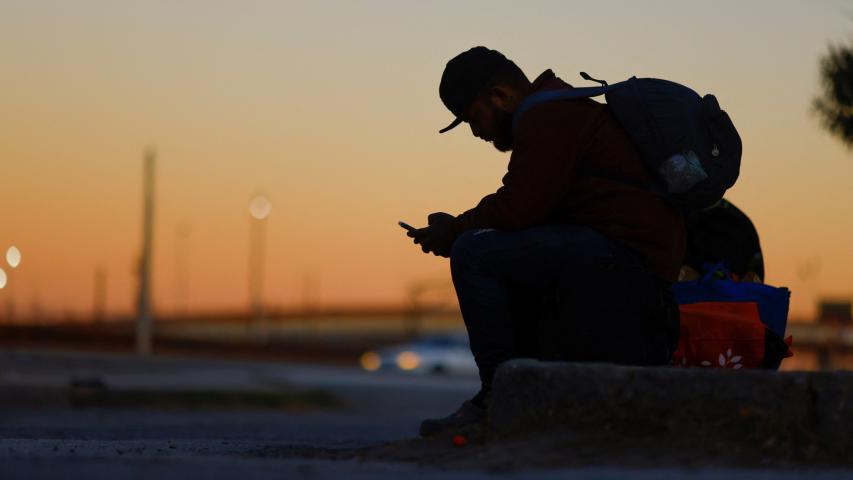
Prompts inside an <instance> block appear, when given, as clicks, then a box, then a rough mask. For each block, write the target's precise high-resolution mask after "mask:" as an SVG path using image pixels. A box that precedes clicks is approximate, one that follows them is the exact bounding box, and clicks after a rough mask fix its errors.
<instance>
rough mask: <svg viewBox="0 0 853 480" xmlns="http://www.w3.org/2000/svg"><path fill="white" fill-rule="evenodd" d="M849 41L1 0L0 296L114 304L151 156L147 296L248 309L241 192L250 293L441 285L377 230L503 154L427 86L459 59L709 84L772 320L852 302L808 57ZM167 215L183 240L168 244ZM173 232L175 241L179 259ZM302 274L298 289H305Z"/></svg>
mask: <svg viewBox="0 0 853 480" xmlns="http://www.w3.org/2000/svg"><path fill="white" fill-rule="evenodd" d="M851 38H853V5H851V4H850V3H849V2H846V1H843V0H837V1H831V0H828V1H811V0H801V1H777V0H772V1H744V0H737V1H715V2H700V1H662V0H661V1H644V2H635V1H608V2H589V1H585V2H570V1H553V2H550V1H548V2H546V1H531V2H518V1H506V2H496V1H483V2H456V1H430V2H426V1H423V2H420V1H418V2H416V1H403V0H398V1H337V2H326V1H306V2H286V1H269V2H260V1H231V2H223V1H210V0H208V1H150V0H146V1H136V2H131V1H114V0H104V1H88V0H80V1H55V2H43V1H34V0H25V1H8V0H0V65H2V70H0V71H2V73H3V76H2V80H1V81H0V165H2V173H0V253H3V256H5V251H6V249H7V248H8V247H9V246H11V245H15V246H17V247H18V248H19V249H20V251H21V254H22V261H21V264H20V266H19V267H18V268H16V269H11V268H9V266H8V265H6V263H5V260H0V266H2V268H3V269H4V270H5V271H6V273H7V274H8V277H9V278H8V283H7V285H6V287H5V288H4V289H2V290H0V316H2V312H4V311H5V308H6V305H8V303H9V301H10V299H14V302H15V305H16V311H17V313H18V315H20V316H27V315H28V314H29V313H30V312H31V309H32V308H33V304H36V303H37V304H39V305H40V306H41V308H42V309H43V310H44V311H46V312H47V313H66V312H70V313H74V314H89V313H90V312H91V311H92V308H93V284H94V277H95V270H96V268H101V269H103V270H104V271H105V272H106V274H107V297H108V301H107V307H108V309H109V311H110V312H111V313H114V314H121V313H128V312H130V311H131V310H132V309H133V302H134V296H135V288H136V281H135V277H134V265H135V260H136V259H137V258H138V255H139V252H140V245H141V223H142V222H141V211H142V154H143V150H144V149H145V148H146V147H147V146H149V145H153V146H155V147H156V150H157V152H158V159H157V160H158V164H157V185H156V199H157V207H156V208H157V210H156V224H155V227H156V233H155V241H154V267H153V282H154V302H155V306H156V309H157V310H159V311H161V312H169V311H172V310H174V309H176V308H181V307H182V305H183V302H184V300H183V299H182V298H179V297H180V295H177V294H176V293H175V292H176V288H177V289H178V291H179V290H180V287H179V285H178V283H179V282H180V280H177V279H176V277H177V276H178V274H177V273H176V270H177V269H179V268H180V267H179V266H180V264H181V261H180V260H179V259H178V258H179V255H178V253H177V250H180V249H181V248H185V249H186V250H187V251H188V255H187V256H186V260H185V261H186V264H185V265H186V267H187V268H188V270H189V272H190V273H189V278H188V292H189V293H188V300H187V302H188V307H189V308H190V309H204V310H214V309H220V308H228V309H236V308H245V307H246V306H247V304H248V286H247V265H248V245H249V222H250V217H249V210H248V204H249V201H250V199H251V198H252V197H253V195H255V194H256V193H257V192H264V193H265V194H266V195H267V196H268V197H269V198H270V201H271V202H272V213H271V214H270V216H269V219H268V222H269V223H268V231H267V234H268V245H267V248H268V251H267V255H268V256H267V258H268V263H267V271H266V295H265V296H266V301H267V303H269V304H271V305H278V306H293V305H298V304H300V303H301V302H302V301H303V299H304V297H305V296H306V293H305V292H306V285H310V286H309V287H307V288H308V290H309V293H308V294H307V295H308V296H309V297H311V298H312V299H314V300H315V301H319V302H321V303H326V304H329V303H334V304H353V303H360V304H368V303H399V302H402V301H403V298H404V294H405V291H406V288H407V285H409V284H410V283H411V282H418V281H433V280H448V279H449V265H448V261H447V260H446V259H440V258H436V257H433V256H432V255H425V254H423V253H421V251H420V249H419V248H417V247H415V246H413V245H412V244H411V243H410V242H409V241H408V239H407V238H406V237H405V235H404V232H403V230H402V229H400V228H399V227H398V226H397V225H396V223H397V221H398V220H404V221H406V222H408V223H411V224H413V225H416V226H419V225H422V224H424V223H426V216H427V214H429V213H430V212H433V211H446V212H450V213H454V214H456V213H460V212H462V211H464V210H466V209H467V208H470V207H471V206H473V205H475V204H476V202H477V201H478V200H479V199H480V198H481V197H482V196H483V195H485V194H487V193H490V192H493V191H494V190H495V189H496V188H497V187H498V186H499V185H500V179H501V176H502V175H503V173H504V171H505V169H506V163H507V160H508V158H509V157H508V156H507V155H506V154H501V153H498V152H497V151H496V150H494V149H493V148H492V147H491V146H489V145H487V144H484V143H483V142H481V141H479V140H477V139H475V138H473V137H472V136H471V135H470V131H468V129H467V128H459V129H456V130H454V131H453V132H451V133H448V134H446V135H439V134H438V133H437V131H438V129H439V128H441V127H443V126H445V125H446V124H447V123H448V122H449V120H450V119H451V118H452V117H451V115H450V113H449V112H447V111H446V110H445V108H444V106H443V105H442V104H441V101H440V100H439V98H438V82H439V78H440V76H441V72H442V69H443V67H444V64H445V63H446V62H447V60H448V59H450V58H451V57H453V56H454V55H456V54H457V53H459V52H461V51H463V50H466V49H468V48H470V47H472V46H475V45H486V46H488V47H490V48H495V49H498V50H500V51H502V52H503V53H504V54H506V55H507V56H508V57H509V58H511V59H513V60H514V61H516V63H518V64H519V66H520V67H521V68H522V69H523V70H524V71H525V72H526V73H527V75H528V77H530V78H531V79H532V78H534V77H536V76H537V75H538V74H539V73H540V72H542V71H543V70H545V69H547V68H552V69H553V70H554V71H555V72H556V73H557V74H558V75H559V76H561V77H562V78H563V79H565V80H567V81H569V82H570V83H572V84H574V85H582V84H585V83H587V82H584V81H583V80H581V79H580V78H579V77H578V75H577V72H579V71H581V70H584V71H587V72H589V73H590V74H591V75H593V76H596V77H599V78H605V79H607V80H609V81H611V82H612V81H618V80H620V79H624V78H627V77H629V76H631V75H637V76H654V77H662V78H667V79H671V80H675V81H678V82H680V83H684V84H687V85H689V86H691V87H693V88H694V89H695V90H697V91H698V92H700V93H714V94H715V95H716V96H717V98H718V99H719V101H720V103H721V105H722V106H723V108H725V109H726V110H727V111H728V112H729V114H730V115H731V117H732V119H733V120H734V122H735V124H736V125H737V127H738V129H739V131H740V134H741V136H742V138H743V142H744V156H743V166H742V170H741V178H740V180H739V181H738V183H737V185H736V186H735V187H734V188H733V189H732V190H731V193H730V194H729V195H728V198H730V199H731V200H732V201H733V202H734V203H736V204H737V205H738V206H740V207H741V208H742V209H743V210H744V211H745V212H746V213H747V214H748V215H749V216H750V217H751V218H752V219H753V221H754V223H755V225H756V227H757V228H758V231H759V234H760V236H761V242H762V245H763V248H764V253H765V261H766V269H767V281H768V283H771V284H773V285H778V286H788V287H790V288H791V289H792V291H793V312H794V315H796V316H807V315H811V314H812V312H813V310H814V304H815V301H816V299H817V298H818V297H819V296H834V297H842V298H849V297H851V296H853V248H851V238H853V189H851V186H853V151H851V150H846V149H845V148H844V147H843V145H842V144H841V143H840V142H839V141H838V140H837V139H835V138H833V137H830V136H829V135H828V134H827V133H825V132H824V131H823V130H822V129H821V128H820V126H819V125H818V121H817V118H816V117H815V116H814V115H813V114H811V113H810V103H811V99H812V98H813V97H814V96H815V95H816V94H818V92H819V85H818V61H819V57H820V56H821V55H823V54H824V53H825V52H826V51H827V46H828V45H829V44H830V43H849V42H850V41H851ZM181 225H184V227H183V228H185V229H186V230H187V231H188V232H189V233H188V234H187V236H186V238H185V239H183V240H180V237H179V234H178V231H179V229H180V228H181V227H180V226H181ZM181 242H185V243H183V247H182V246H181V245H182V244H181ZM306 279H307V280H306Z"/></svg>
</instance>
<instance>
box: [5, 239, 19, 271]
mask: <svg viewBox="0 0 853 480" xmlns="http://www.w3.org/2000/svg"><path fill="white" fill-rule="evenodd" d="M6 262H7V263H8V264H9V266H10V267H12V268H17V267H18V265H20V264H21V251H20V250H18V247H16V246H14V245H12V246H11V247H9V249H8V250H6Z"/></svg>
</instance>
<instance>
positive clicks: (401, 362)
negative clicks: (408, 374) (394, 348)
mask: <svg viewBox="0 0 853 480" xmlns="http://www.w3.org/2000/svg"><path fill="white" fill-rule="evenodd" d="M420 364H421V357H419V356H418V354H417V353H415V352H409V351H405V352H400V354H399V355H397V366H398V367H400V370H414V369H416V368H418V366H420Z"/></svg>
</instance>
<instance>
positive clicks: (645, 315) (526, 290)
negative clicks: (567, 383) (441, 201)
mask: <svg viewBox="0 0 853 480" xmlns="http://www.w3.org/2000/svg"><path fill="white" fill-rule="evenodd" d="M450 267H451V274H452V277H453V285H454V287H455V289H456V295H457V297H458V299H459V306H460V309H461V310H462V317H463V319H464V321H465V327H466V329H467V330H468V336H469V338H470V341H471V351H472V353H473V354H474V359H475V360H476V362H477V366H478V367H479V370H480V379H481V381H482V382H483V384H484V386H485V387H487V388H488V386H489V385H490V384H491V380H492V376H493V375H494V371H495V369H496V368H497V366H498V365H499V364H500V363H502V362H504V361H505V360H508V359H511V358H518V357H534V358H540V359H546V360H547V359H560V360H574V361H605V362H613V363H622V364H639V365H655V364H666V363H668V362H669V357H670V356H671V353H672V351H673V350H674V348H675V343H676V342H677V339H678V337H677V335H678V333H677V330H678V326H677V322H678V320H677V307H676V308H673V306H674V302H669V301H668V300H667V294H668V293H669V290H668V288H669V286H668V285H667V284H664V283H662V282H660V281H657V280H656V279H655V278H654V276H653V275H652V274H651V273H650V272H649V271H648V270H647V269H646V267H645V265H644V260H643V258H642V257H641V256H640V255H639V254H637V253H636V252H634V251H632V250H630V249H628V248H626V247H623V246H622V245H620V244H618V243H616V242H614V241H611V240H609V239H608V238H607V237H605V236H604V235H602V234H600V233H598V232H597V231H595V230H593V229H591V228H589V227H584V226H577V225H543V226H536V227H531V228H527V229H524V230H518V231H501V230H494V229H480V230H468V231H466V232H464V233H463V234H462V235H460V236H459V238H457V240H456V242H455V243H454V245H453V248H452V251H451V255H450ZM673 315H674V316H675V317H674V318H673Z"/></svg>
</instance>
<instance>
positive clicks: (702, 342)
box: [672, 264, 792, 370]
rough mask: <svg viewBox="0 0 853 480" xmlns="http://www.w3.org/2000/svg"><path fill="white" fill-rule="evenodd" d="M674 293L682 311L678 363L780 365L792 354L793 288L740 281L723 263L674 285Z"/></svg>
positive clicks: (708, 366)
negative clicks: (788, 331)
mask: <svg viewBox="0 0 853 480" xmlns="http://www.w3.org/2000/svg"><path fill="white" fill-rule="evenodd" d="M672 293H673V297H674V298H675V301H676V302H677V303H678V305H679V313H680V316H681V331H680V337H679V342H678V349H677V350H676V352H675V353H674V354H673V359H672V363H673V365H675V366H684V367H707V368H732V369H740V368H766V369H772V370H775V369H778V368H779V365H780V364H781V363H782V359H784V358H787V357H790V356H791V355H792V353H791V344H792V338H791V337H788V338H787V339H784V340H783V337H784V335H785V328H786V327H787V323H788V305H789V302H790V297H791V292H790V291H789V290H788V289H787V288H778V287H772V286H770V285H764V284H761V283H753V282H739V281H736V280H735V279H733V278H732V276H731V274H730V273H729V272H728V269H727V268H726V267H725V265H724V264H718V265H715V266H713V267H711V268H708V269H706V273H705V275H704V276H703V277H702V278H699V279H697V280H693V281H687V282H678V283H675V284H673V286H672Z"/></svg>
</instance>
